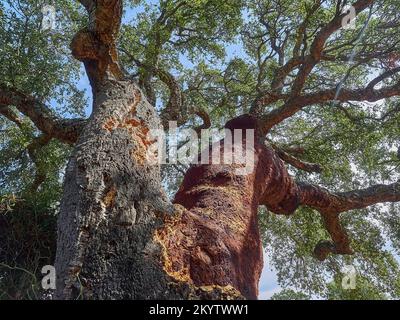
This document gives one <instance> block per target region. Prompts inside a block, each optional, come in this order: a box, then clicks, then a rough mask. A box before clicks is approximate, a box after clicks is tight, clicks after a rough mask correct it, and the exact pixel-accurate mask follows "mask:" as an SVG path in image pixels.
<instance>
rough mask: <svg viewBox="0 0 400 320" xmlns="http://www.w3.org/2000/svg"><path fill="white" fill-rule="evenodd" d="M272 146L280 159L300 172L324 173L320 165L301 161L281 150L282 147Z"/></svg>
mask: <svg viewBox="0 0 400 320" xmlns="http://www.w3.org/2000/svg"><path fill="white" fill-rule="evenodd" d="M270 144H271V143H270ZM271 146H272V148H274V150H275V152H276V154H277V155H278V156H279V158H281V159H282V160H283V161H285V162H286V163H288V164H290V165H292V166H293V167H295V168H297V169H299V170H303V171H306V172H310V173H313V172H317V173H320V172H322V168H321V166H320V165H319V164H317V163H310V162H306V161H303V160H300V159H298V158H296V157H294V156H292V155H291V154H289V153H288V152H286V151H285V150H283V149H281V148H280V147H278V146H277V145H275V144H271Z"/></svg>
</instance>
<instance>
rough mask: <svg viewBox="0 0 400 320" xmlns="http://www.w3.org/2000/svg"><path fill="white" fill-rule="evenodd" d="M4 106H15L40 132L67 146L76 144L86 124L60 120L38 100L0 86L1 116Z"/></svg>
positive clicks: (77, 121)
mask: <svg viewBox="0 0 400 320" xmlns="http://www.w3.org/2000/svg"><path fill="white" fill-rule="evenodd" d="M5 106H15V107H16V108H17V109H18V111H20V112H21V113H22V114H24V115H25V116H27V117H28V118H29V119H30V120H31V121H32V122H33V123H34V124H35V125H36V127H37V128H38V129H39V130H40V131H42V132H43V133H45V134H46V135H48V136H50V137H54V138H56V139H59V140H61V141H63V142H66V143H69V144H73V143H75V142H76V140H77V139H78V137H79V135H80V133H81V131H82V129H83V126H84V125H85V123H86V120H84V119H60V118H58V117H56V116H55V115H54V114H53V113H52V112H51V110H50V109H49V108H48V107H47V106H46V105H45V104H44V103H42V102H40V101H39V100H37V99H35V98H33V97H30V96H28V95H26V94H24V93H23V92H20V91H18V90H15V89H13V88H10V87H8V86H5V85H2V84H0V109H2V110H3V111H2V114H4V113H3V112H6V111H4V110H5V109H6V107H5Z"/></svg>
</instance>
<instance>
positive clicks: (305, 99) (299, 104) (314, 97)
mask: <svg viewBox="0 0 400 320" xmlns="http://www.w3.org/2000/svg"><path fill="white" fill-rule="evenodd" d="M385 74H387V73H385ZM381 77H382V76H379V77H377V78H376V79H374V80H372V81H371V82H370V84H368V85H367V87H366V88H361V89H353V90H352V89H342V90H341V91H340V92H339V93H338V90H337V88H332V89H327V90H321V91H319V92H315V93H310V94H306V95H302V96H298V97H297V98H296V99H290V98H289V99H288V102H286V103H285V104H284V105H283V106H282V107H280V108H277V109H275V110H272V111H271V112H270V113H268V114H267V115H266V116H265V117H264V118H263V120H262V122H263V124H262V131H263V132H264V133H267V132H268V131H269V130H270V129H271V128H272V127H273V126H275V125H277V124H278V123H280V122H282V121H283V120H285V119H287V118H289V117H291V116H292V115H294V114H295V113H297V112H298V111H300V110H301V109H302V108H304V107H306V106H309V105H313V104H318V103H326V102H329V101H340V102H347V101H368V102H376V101H378V100H381V99H385V98H390V97H394V96H398V95H400V82H398V83H396V84H394V85H392V86H387V87H382V88H380V89H374V86H375V85H376V84H377V83H378V82H380V81H382V80H379V78H381ZM377 79H378V80H379V81H378V80H377Z"/></svg>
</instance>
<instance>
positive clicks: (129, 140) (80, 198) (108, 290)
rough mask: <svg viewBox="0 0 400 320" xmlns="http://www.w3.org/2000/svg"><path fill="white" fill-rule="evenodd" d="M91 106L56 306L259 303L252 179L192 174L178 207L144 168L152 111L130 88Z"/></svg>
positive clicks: (62, 231) (77, 160) (63, 224)
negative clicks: (79, 302) (78, 302)
mask: <svg viewBox="0 0 400 320" xmlns="http://www.w3.org/2000/svg"><path fill="white" fill-rule="evenodd" d="M94 96H95V99H94V101H95V102H94V110H93V114H92V116H91V118H90V119H89V123H88V125H87V126H86V128H85V129H84V131H83V133H82V135H81V136H80V138H79V141H78V143H77V144H76V147H75V150H74V153H73V155H72V157H71V159H70V161H69V164H68V167H67V170H66V176H65V182H64V194H63V198H62V202H61V209H60V216H59V222H58V244H57V256H56V263H55V264H56V270H57V292H56V297H57V298H60V299H76V298H84V299H156V298H158V299H172V298H174V299H179V298H181V299H186V298H214V299H217V298H241V297H247V298H256V296H257V282H258V278H259V275H260V272H261V267H262V255H261V246H260V240H259V234H258V229H257V219H256V211H257V209H256V207H257V204H256V202H255V201H253V199H252V197H253V188H252V186H251V184H253V181H252V179H254V178H245V177H242V178H240V179H239V180H238V182H237V184H236V183H235V179H234V178H233V177H230V176H229V174H230V173H229V170H231V169H230V168H229V167H227V166H200V167H194V168H193V169H191V170H190V171H189V172H188V174H187V176H186V178H185V182H184V184H183V187H182V188H181V191H180V192H179V193H178V194H177V199H176V203H177V204H176V205H175V207H173V206H172V205H171V204H169V203H168V200H167V199H166V196H165V194H164V192H163V190H162V187H161V183H160V174H159V167H158V166H156V165H154V164H149V163H147V159H146V154H147V152H148V147H149V145H151V143H152V141H148V138H147V132H148V131H149V130H150V129H157V128H159V123H160V121H159V118H158V116H157V114H156V113H155V111H154V109H153V107H152V106H151V105H150V104H149V103H148V102H147V101H146V99H145V98H144V96H143V94H142V92H141V91H140V90H139V89H138V87H137V86H136V85H135V84H134V83H132V82H130V81H111V80H109V81H105V82H104V83H103V84H102V85H101V86H100V87H98V88H97V91H96V92H95V95H94ZM195 175H198V177H197V178H196V176H195ZM210 183H211V184H210ZM195 185H197V186H198V187H199V188H200V189H201V188H202V186H203V188H204V190H203V191H201V190H200V189H196V188H195ZM243 188H244V189H243ZM199 190H200V191H199ZM213 190H214V191H215V194H213V196H212V197H210V198H209V200H207V194H208V193H214V191H213ZM196 192H200V193H199V194H197V193H196ZM202 192H203V193H204V194H203V195H205V198H204V197H203V196H202V194H201V193H202ZM186 195H190V199H192V200H191V202H190V203H186V201H187V200H188V199H189V198H188V199H186V200H182V199H183V198H185V196H186ZM186 209H189V210H190V211H188V210H186ZM222 209H224V210H222ZM225 209H227V210H225Z"/></svg>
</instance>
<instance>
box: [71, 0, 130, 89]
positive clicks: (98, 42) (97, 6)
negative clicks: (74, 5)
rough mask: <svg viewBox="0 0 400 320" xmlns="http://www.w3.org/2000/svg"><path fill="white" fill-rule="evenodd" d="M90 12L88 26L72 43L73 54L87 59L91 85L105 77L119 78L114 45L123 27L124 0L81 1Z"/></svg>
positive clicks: (85, 60) (120, 75)
mask: <svg viewBox="0 0 400 320" xmlns="http://www.w3.org/2000/svg"><path fill="white" fill-rule="evenodd" d="M80 2H81V3H82V5H83V6H84V7H85V8H86V10H87V12H88V15H89V24H88V27H87V28H86V29H83V30H81V31H79V32H78V33H77V34H76V35H75V36H74V38H73V40H72V42H71V50H72V54H73V56H74V57H75V58H76V59H78V60H80V61H82V62H84V64H85V67H86V72H87V73H88V76H89V79H90V82H91V85H92V87H93V88H94V89H95V88H96V86H97V85H98V83H99V82H101V81H102V80H103V79H104V78H105V77H113V78H115V79H120V78H122V77H123V73H122V71H121V69H120V67H119V64H118V54H117V49H116V45H115V41H116V38H117V36H118V32H119V29H120V26H121V18H122V2H123V1H122V0H97V1H90V0H80Z"/></svg>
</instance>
